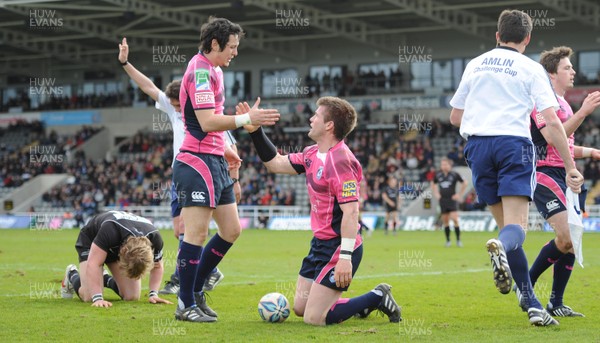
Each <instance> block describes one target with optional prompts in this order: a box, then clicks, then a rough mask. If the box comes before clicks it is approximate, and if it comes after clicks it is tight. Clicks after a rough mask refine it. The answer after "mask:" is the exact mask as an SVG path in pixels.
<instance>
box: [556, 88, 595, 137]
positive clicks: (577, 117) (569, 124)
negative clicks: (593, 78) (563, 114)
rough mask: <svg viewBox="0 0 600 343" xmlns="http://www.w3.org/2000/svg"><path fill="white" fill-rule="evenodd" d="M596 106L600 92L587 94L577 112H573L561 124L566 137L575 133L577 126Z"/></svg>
mask: <svg viewBox="0 0 600 343" xmlns="http://www.w3.org/2000/svg"><path fill="white" fill-rule="evenodd" d="M598 106H600V92H598V91H596V92H593V93H590V94H588V95H587V97H586V98H585V99H584V100H583V103H582V104H581V108H580V109H579V111H577V112H575V114H573V116H572V117H571V118H569V119H568V120H567V121H566V122H564V123H563V126H564V128H565V132H566V133H567V136H570V135H572V134H573V133H574V132H575V131H577V129H578V128H579V125H581V123H583V120H584V119H585V118H586V117H587V116H589V115H590V114H591V113H592V112H594V110H596V108H598Z"/></svg>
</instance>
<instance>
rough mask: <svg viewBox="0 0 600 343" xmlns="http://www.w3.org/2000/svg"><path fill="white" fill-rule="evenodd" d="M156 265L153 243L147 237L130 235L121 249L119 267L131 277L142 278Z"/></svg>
mask: <svg viewBox="0 0 600 343" xmlns="http://www.w3.org/2000/svg"><path fill="white" fill-rule="evenodd" d="M153 267H154V255H153V253H152V243H150V240H149V239H148V238H146V237H134V236H129V238H127V240H126V241H125V243H124V244H123V245H122V246H121V249H119V268H120V269H121V270H124V271H125V275H127V277H128V278H130V279H134V280H137V279H141V278H142V277H143V276H144V275H145V274H146V273H147V272H149V271H150V270H151V269H152V268H153Z"/></svg>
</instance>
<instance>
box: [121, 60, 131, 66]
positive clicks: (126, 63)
mask: <svg viewBox="0 0 600 343" xmlns="http://www.w3.org/2000/svg"><path fill="white" fill-rule="evenodd" d="M119 63H121V65H122V66H123V67H124V66H126V65H128V64H129V61H125V62H121V61H119Z"/></svg>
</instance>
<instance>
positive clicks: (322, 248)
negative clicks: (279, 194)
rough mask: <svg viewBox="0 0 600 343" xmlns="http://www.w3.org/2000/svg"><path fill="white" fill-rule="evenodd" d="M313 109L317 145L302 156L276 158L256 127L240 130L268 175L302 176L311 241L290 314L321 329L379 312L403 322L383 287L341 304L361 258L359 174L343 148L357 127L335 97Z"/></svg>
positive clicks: (350, 112)
mask: <svg viewBox="0 0 600 343" xmlns="http://www.w3.org/2000/svg"><path fill="white" fill-rule="evenodd" d="M256 106H257V105H256V104H255V107H256ZM317 106H318V108H317V110H316V112H315V114H314V115H313V116H312V117H311V118H310V127H311V129H310V131H309V133H308V136H309V137H310V138H311V139H313V140H314V141H315V142H317V144H315V145H311V146H309V147H306V148H305V149H304V150H303V151H302V152H301V153H293V154H289V155H280V154H278V153H277V150H276V148H275V146H274V145H273V143H271V141H270V140H269V138H267V136H266V135H265V133H264V131H263V130H262V128H261V127H260V126H253V125H246V126H244V127H245V128H246V130H248V131H249V132H250V136H251V138H252V141H253V143H254V147H255V148H256V151H257V153H258V156H259V157H260V159H261V160H262V161H263V163H264V164H265V166H266V167H267V169H268V170H269V171H270V172H272V173H278V174H302V173H305V174H306V184H307V187H308V193H309V196H310V204H311V213H310V222H311V227H312V230H313V233H314V237H313V239H312V242H311V248H310V251H309V252H308V255H307V256H306V257H305V258H304V260H303V261H302V267H301V268H300V273H299V275H298V282H297V284H296V296H295V298H294V312H295V313H296V315H298V316H301V317H304V322H305V323H307V324H312V325H325V324H335V323H340V322H342V321H344V320H346V319H348V318H350V317H352V316H354V315H355V314H357V313H363V314H368V313H369V312H371V311H373V310H375V309H379V310H381V311H382V312H383V313H385V314H386V315H387V316H388V317H389V320H390V322H394V323H397V322H399V321H400V320H402V318H401V314H400V306H399V305H398V304H397V303H396V301H395V300H394V298H393V296H392V293H391V286H390V285H388V284H385V283H381V284H379V285H378V286H377V287H375V288H374V289H373V290H371V291H370V292H368V293H366V294H363V295H361V296H359V297H355V298H351V299H348V298H341V296H342V292H344V291H346V290H347V289H348V287H349V286H350V282H351V281H352V277H353V276H354V274H355V273H356V270H357V269H358V266H359V264H360V261H361V258H362V252H363V249H362V238H361V236H360V235H359V234H358V228H359V224H358V214H359V209H358V200H359V197H360V194H359V191H360V186H359V185H360V181H361V180H362V168H361V166H360V163H359V162H358V160H357V159H356V157H355V156H354V154H353V153H352V151H350V149H349V148H348V146H347V145H346V143H345V142H344V138H345V137H346V136H347V135H348V134H349V133H350V132H351V131H352V130H353V129H354V127H355V126H356V111H355V109H354V108H353V107H352V105H350V104H349V103H348V102H347V101H345V100H342V99H339V98H335V97H323V98H320V99H319V100H318V101H317ZM236 109H237V113H247V112H249V111H250V107H249V106H248V104H247V103H244V104H239V105H238V106H237V108H236Z"/></svg>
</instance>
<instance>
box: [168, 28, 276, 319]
mask: <svg viewBox="0 0 600 343" xmlns="http://www.w3.org/2000/svg"><path fill="white" fill-rule="evenodd" d="M243 35H244V32H243V31H242V28H241V27H240V26H239V25H237V24H234V23H232V22H231V21H229V20H227V19H224V18H215V17H210V18H209V19H208V22H207V23H205V24H204V25H202V27H201V29H200V52H199V53H198V54H197V55H195V56H194V57H192V59H191V60H190V62H189V63H188V66H187V69H186V71H185V74H184V75H183V80H182V82H181V90H180V93H179V103H180V105H181V113H182V115H183V121H184V123H185V137H184V139H183V144H182V146H181V149H180V151H179V154H177V156H176V158H175V163H174V164H173V180H174V182H175V188H176V194H177V197H178V201H179V204H180V206H181V207H182V209H181V216H182V218H183V223H184V227H185V234H184V238H183V242H182V243H181V248H180V249H179V254H178V256H177V266H178V268H179V282H180V289H179V299H178V305H177V310H176V311H175V318H176V319H177V320H182V321H191V322H214V321H216V320H217V317H216V316H217V314H216V312H215V311H213V310H212V309H210V308H209V307H208V305H206V298H205V295H204V292H202V286H203V285H204V282H205V279H206V278H207V277H208V275H209V274H210V273H211V271H212V270H213V269H214V268H215V267H216V266H217V265H218V264H219V262H221V260H222V259H223V257H224V256H225V254H226V253H227V251H228V250H229V248H230V247H231V246H232V245H233V242H235V240H236V239H237V238H238V237H239V235H240V233H241V225H240V220H239V217H238V211H237V204H236V199H235V196H234V192H233V187H234V184H235V183H236V181H237V180H234V179H232V178H230V177H229V175H228V171H227V169H228V168H227V161H226V160H225V158H226V157H227V155H224V131H225V130H233V129H236V128H238V127H241V126H243V125H248V124H254V125H274V124H275V123H276V122H277V121H278V120H279V112H277V110H272V109H258V108H253V109H251V110H249V111H248V113H245V114H243V115H239V116H225V115H223V104H224V103H225V88H224V85H223V71H222V70H221V67H227V66H229V63H230V62H231V60H232V59H233V58H235V57H236V56H237V54H238V50H237V49H238V46H239V41H240V38H241V37H242V36H243ZM234 162H235V161H234ZM211 218H214V220H215V222H216V223H217V225H218V233H217V234H216V235H214V236H213V238H211V239H210V241H209V242H208V243H207V244H206V246H205V247H204V249H202V245H203V244H204V241H205V240H206V237H207V235H208V225H209V223H210V219H211Z"/></svg>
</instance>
